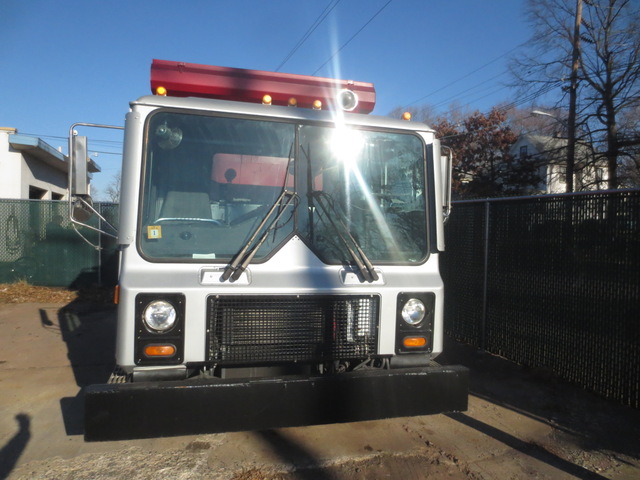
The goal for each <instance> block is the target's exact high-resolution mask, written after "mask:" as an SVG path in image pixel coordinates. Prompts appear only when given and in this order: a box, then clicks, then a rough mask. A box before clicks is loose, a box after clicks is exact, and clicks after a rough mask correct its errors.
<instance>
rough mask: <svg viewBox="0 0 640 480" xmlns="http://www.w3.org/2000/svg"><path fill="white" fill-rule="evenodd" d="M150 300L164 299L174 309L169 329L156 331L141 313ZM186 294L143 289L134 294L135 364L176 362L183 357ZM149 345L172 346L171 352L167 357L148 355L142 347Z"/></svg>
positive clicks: (143, 312)
mask: <svg viewBox="0 0 640 480" xmlns="http://www.w3.org/2000/svg"><path fill="white" fill-rule="evenodd" d="M154 302H166V303H167V304H170V305H171V306H172V307H173V309H175V321H174V323H173V325H172V326H171V327H170V328H167V329H166V330H164V331H159V330H155V329H153V328H151V327H150V326H149V325H148V324H147V322H146V321H145V312H149V310H148V307H149V306H150V305H152V304H154ZM185 311H186V296H185V294H183V293H177V292H176V293H173V292H171V293H162V292H146V293H138V294H136V295H135V311H134V315H135V326H136V336H135V346H134V355H135V359H134V361H135V364H136V365H140V366H143V365H178V364H180V363H182V361H183V359H184V342H185ZM150 345H165V346H174V347H175V353H174V354H173V355H167V356H149V355H147V354H146V351H145V349H146V348H147V347H148V346H150Z"/></svg>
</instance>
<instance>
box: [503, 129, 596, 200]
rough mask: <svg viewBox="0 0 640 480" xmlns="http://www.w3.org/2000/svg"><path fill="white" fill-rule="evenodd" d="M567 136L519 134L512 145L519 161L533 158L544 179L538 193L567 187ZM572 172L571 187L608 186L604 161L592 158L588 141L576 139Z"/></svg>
mask: <svg viewBox="0 0 640 480" xmlns="http://www.w3.org/2000/svg"><path fill="white" fill-rule="evenodd" d="M567 144H568V141H567V139H566V138H560V137H551V136H548V135H534V134H524V135H520V137H519V138H518V140H517V141H516V143H514V144H513V145H512V147H511V154H512V155H513V156H514V157H515V158H516V159H518V160H520V161H535V162H536V163H537V164H538V165H539V168H540V176H541V178H542V179H543V181H542V183H541V184H540V185H539V188H538V190H539V192H540V193H564V192H566V191H567ZM574 158H575V160H574V162H575V165H574V174H573V185H574V191H576V192H578V191H587V190H602V189H605V188H607V178H608V177H607V169H606V162H604V161H595V160H594V154H593V151H592V149H591V148H589V146H588V145H586V144H584V143H581V142H577V143H576V149H575V157H574Z"/></svg>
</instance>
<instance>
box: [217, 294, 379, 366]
mask: <svg viewBox="0 0 640 480" xmlns="http://www.w3.org/2000/svg"><path fill="white" fill-rule="evenodd" d="M379 303H380V299H379V297H377V296H370V295H362V296H318V295H307V296H304V295H282V296H211V297H209V298H208V301H207V308H208V313H207V328H208V356H209V360H210V361H215V362H217V363H219V364H223V365H224V364H247V363H250V364H256V363H271V362H288V361H296V362H309V361H321V360H330V359H349V358H366V357H368V356H370V355H374V354H375V353H376V348H377V344H378V342H377V339H378V311H379Z"/></svg>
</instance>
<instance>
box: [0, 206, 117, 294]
mask: <svg viewBox="0 0 640 480" xmlns="http://www.w3.org/2000/svg"><path fill="white" fill-rule="evenodd" d="M94 207H95V209H96V210H97V211H98V212H99V213H100V214H101V215H102V216H103V217H104V218H105V219H106V220H107V221H108V222H109V223H110V224H111V225H117V223H118V205H117V204H111V203H99V204H96V205H95V206H94ZM90 224H91V225H92V226H95V227H101V226H102V224H103V221H102V220H101V219H100V218H99V217H97V216H96V215H94V216H93V218H92V219H91V221H90ZM77 230H78V231H76V230H75V229H74V227H73V225H72V224H71V222H70V220H69V214H68V204H67V202H66V201H44V200H0V283H13V282H16V281H20V280H25V281H27V282H28V283H30V284H32V285H41V286H62V287H69V288H80V287H83V286H90V285H114V284H115V283H116V281H117V278H116V276H117V249H116V247H117V245H116V241H115V239H113V238H112V237H109V236H108V235H101V234H99V233H97V232H96V231H93V230H91V229H88V228H84V227H78V228H77ZM78 233H80V234H81V235H79V234H78ZM83 237H84V239H83ZM89 242H91V243H93V244H94V245H97V246H99V247H100V248H99V249H97V248H95V247H93V246H91V245H90V244H89Z"/></svg>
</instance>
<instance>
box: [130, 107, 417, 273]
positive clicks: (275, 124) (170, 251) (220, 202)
mask: <svg viewBox="0 0 640 480" xmlns="http://www.w3.org/2000/svg"><path fill="white" fill-rule="evenodd" d="M146 139H147V141H146V147H145V159H144V170H143V192H142V202H141V217H140V222H141V225H140V227H141V228H139V232H140V233H139V239H138V245H139V248H140V251H141V253H142V254H143V255H144V256H145V257H146V258H148V259H150V260H152V261H180V262H183V261H193V262H220V263H227V262H229V261H230V260H231V259H232V258H234V256H236V255H237V254H238V252H239V251H241V250H242V249H243V248H245V247H246V246H247V244H250V243H251V242H252V239H255V238H260V239H261V240H262V243H261V244H260V245H259V248H257V249H256V252H255V254H254V255H253V257H252V260H251V261H252V262H260V261H264V260H265V259H266V258H267V257H268V256H270V255H272V254H273V253H275V251H277V249H278V248H279V247H280V246H282V245H283V244H284V243H285V242H286V240H287V239H289V238H290V237H291V236H293V235H297V236H298V237H300V238H301V239H302V240H303V241H304V242H305V243H306V244H307V246H309V248H310V249H311V250H312V251H313V252H314V253H315V254H316V255H317V256H318V257H319V258H320V259H321V260H322V261H323V262H325V263H328V264H353V263H354V261H355V263H358V261H359V260H360V259H361V258H362V257H361V256H360V254H359V253H356V254H355V255H354V252H361V253H362V256H363V257H364V258H365V260H366V261H367V262H371V263H419V262H422V261H424V259H425V258H426V256H427V253H428V252H427V230H426V222H427V214H426V209H425V201H424V196H425V156H424V145H423V143H422V140H421V139H420V138H419V137H418V136H416V135H412V134H406V133H392V132H386V131H385V132H381V131H370V130H363V129H356V128H346V127H345V128H340V127H336V126H331V127H328V126H327V127H323V126H317V125H298V124H294V123H286V122H279V121H273V120H256V119H247V118H237V117H232V118H231V117H220V116H205V115H194V114H184V113H175V112H158V113H156V114H154V115H153V116H152V117H151V118H150V120H149V121H148V123H147V131H146ZM285 191H286V192H287V195H288V197H289V198H294V201H289V202H286V203H285V202H281V204H280V203H279V202H278V199H279V198H282V197H283V195H282V193H283V192H285ZM274 205H275V209H276V212H275V213H274V214H273V218H277V219H278V220H277V222H276V224H275V225H273V224H272V222H270V221H269V222H263V220H264V218H265V216H266V215H267V214H268V212H270V211H272V212H273V209H274ZM267 228H269V231H268V235H266V233H267V230H266V229H267ZM263 233H265V235H263ZM262 237H264V238H262ZM356 255H357V258H355V259H354V256H356Z"/></svg>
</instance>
